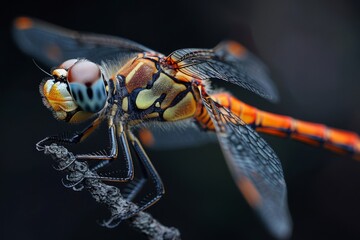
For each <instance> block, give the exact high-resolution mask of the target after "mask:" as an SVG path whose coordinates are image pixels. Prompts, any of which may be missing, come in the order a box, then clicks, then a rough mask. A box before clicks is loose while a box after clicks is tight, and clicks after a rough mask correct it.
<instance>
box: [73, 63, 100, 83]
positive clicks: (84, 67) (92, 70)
mask: <svg viewBox="0 0 360 240" xmlns="http://www.w3.org/2000/svg"><path fill="white" fill-rule="evenodd" d="M100 77H101V71H100V68H99V66H98V65H97V64H95V63H93V62H90V61H87V60H80V61H78V62H76V63H75V64H74V65H72V67H70V69H69V71H68V76H67V80H68V82H69V83H79V84H84V85H85V86H88V87H89V86H91V85H92V84H93V83H95V82H96V81H97V80H99V78H100Z"/></svg>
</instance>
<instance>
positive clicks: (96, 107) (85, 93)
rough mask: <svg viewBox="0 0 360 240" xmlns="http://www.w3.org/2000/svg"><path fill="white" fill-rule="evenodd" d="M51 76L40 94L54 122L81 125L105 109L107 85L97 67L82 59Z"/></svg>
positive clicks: (63, 64) (59, 69)
mask: <svg viewBox="0 0 360 240" xmlns="http://www.w3.org/2000/svg"><path fill="white" fill-rule="evenodd" d="M51 75H52V78H50V79H48V80H46V81H44V82H43V83H42V84H41V85H40V93H41V94H42V96H43V102H44V104H45V105H46V106H47V107H48V108H49V109H51V110H52V111H53V112H54V115H55V117H56V118H57V119H59V120H64V121H67V122H71V123H76V122H82V121H85V120H87V119H89V118H91V117H92V116H93V115H94V114H96V113H98V112H99V111H101V110H102V109H103V108H104V106H105V104H106V100H107V92H106V87H105V85H106V81H105V79H104V75H103V73H102V71H101V69H100V67H99V65H97V64H95V63H93V62H90V61H88V60H85V59H80V60H79V59H70V60H67V61H65V62H64V63H62V64H61V65H60V66H58V67H56V68H55V69H54V70H53V71H52V72H51Z"/></svg>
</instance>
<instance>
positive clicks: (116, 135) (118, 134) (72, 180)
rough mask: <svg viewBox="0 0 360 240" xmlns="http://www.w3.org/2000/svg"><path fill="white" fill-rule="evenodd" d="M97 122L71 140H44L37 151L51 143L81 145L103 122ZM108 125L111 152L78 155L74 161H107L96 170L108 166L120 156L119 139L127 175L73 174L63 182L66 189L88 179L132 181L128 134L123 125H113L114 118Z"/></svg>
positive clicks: (49, 138) (132, 171)
mask: <svg viewBox="0 0 360 240" xmlns="http://www.w3.org/2000/svg"><path fill="white" fill-rule="evenodd" d="M97 120H98V119H96V120H95V121H94V122H93V123H92V124H91V125H90V126H89V127H87V128H86V129H85V130H83V131H81V132H80V133H78V134H75V135H74V136H73V137H71V138H62V137H58V136H51V137H47V138H44V139H43V140H41V141H40V142H38V143H37V145H36V146H37V149H38V150H43V149H44V146H45V145H46V144H49V143H50V142H52V143H53V142H55V143H60V144H62V143H79V142H81V141H82V140H83V139H85V138H86V137H87V136H88V135H89V134H90V133H91V132H92V131H93V130H94V129H95V128H96V127H97V126H98V125H99V123H100V122H101V121H97ZM108 125H109V127H108V131H109V137H110V151H109V152H105V153H92V154H77V155H75V158H74V161H75V160H102V161H106V162H105V164H103V163H100V165H98V166H95V169H99V168H101V167H104V166H105V165H106V163H108V162H110V161H112V160H115V159H118V155H119V154H118V139H119V140H120V146H121V148H122V150H123V153H124V160H125V163H126V175H125V176H124V177H112V176H84V175H83V176H80V175H77V176H71V174H70V175H67V176H66V177H65V179H64V180H63V183H64V185H65V186H66V187H74V186H76V185H77V184H79V183H80V182H81V181H82V180H83V179H84V178H86V177H88V178H98V179H101V180H104V181H117V182H127V181H129V180H132V178H133V173H134V170H133V169H134V167H133V162H132V158H131V154H130V150H129V146H128V141H127V138H126V134H125V131H124V127H123V125H122V123H120V124H119V126H118V128H116V127H115V125H114V123H113V118H112V117H110V118H109V124H108ZM117 130H118V131H117ZM69 164H71V163H69ZM65 168H66V167H65ZM58 170H63V169H58Z"/></svg>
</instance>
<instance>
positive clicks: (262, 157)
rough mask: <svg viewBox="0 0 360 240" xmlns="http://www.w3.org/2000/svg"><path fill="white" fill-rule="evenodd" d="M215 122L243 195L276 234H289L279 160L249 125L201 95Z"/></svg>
mask: <svg viewBox="0 0 360 240" xmlns="http://www.w3.org/2000/svg"><path fill="white" fill-rule="evenodd" d="M202 100H203V103H204V105H205V106H206V108H207V110H208V112H209V114H210V115H211V119H212V120H213V122H214V125H215V128H216V132H217V136H218V140H219V142H220V145H221V148H222V150H223V153H224V155H225V158H226V161H227V164H228V166H229V168H230V171H231V173H232V176H233V178H234V180H235V182H236V184H237V186H238V187H239V189H240V190H241V192H242V193H243V195H244V197H245V199H246V200H247V201H248V203H249V204H250V206H252V207H253V208H254V209H255V210H256V212H257V213H258V215H259V216H260V218H261V219H262V220H263V222H264V223H265V225H266V226H267V228H268V229H269V231H270V232H271V233H272V234H273V235H274V236H276V237H277V238H280V239H283V238H286V237H288V236H289V235H290V233H291V229H292V224H291V219H290V214H289V212H288V207H287V193H286V184H285V180H284V176H283V171H282V167H281V164H280V161H279V159H278V157H277V156H276V154H275V153H274V151H273V150H272V149H271V148H270V146H269V145H268V144H267V143H266V142H265V140H264V139H262V138H261V137H260V136H259V135H258V134H257V133H256V132H255V131H254V130H253V129H252V128H250V127H249V126H247V125H246V124H245V123H244V122H243V121H242V120H241V119H240V118H238V117H237V116H235V115H233V114H232V113H231V112H230V111H229V110H228V109H226V108H224V107H222V106H221V105H219V104H218V103H216V102H215V101H213V100H212V99H211V98H210V97H204V96H203V98H202Z"/></svg>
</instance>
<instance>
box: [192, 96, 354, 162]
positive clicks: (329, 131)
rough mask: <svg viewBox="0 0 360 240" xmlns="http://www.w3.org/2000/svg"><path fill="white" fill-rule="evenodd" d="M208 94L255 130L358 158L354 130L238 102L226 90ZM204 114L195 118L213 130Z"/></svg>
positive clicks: (211, 124) (210, 122)
mask: <svg viewBox="0 0 360 240" xmlns="http://www.w3.org/2000/svg"><path fill="white" fill-rule="evenodd" d="M211 97H212V98H213V99H214V100H215V101H217V102H218V103H220V104H221V105H223V106H224V107H226V108H228V109H229V110H231V112H233V113H234V114H235V115H237V116H239V117H240V118H241V119H242V120H243V121H244V122H245V123H247V124H248V125H250V126H252V127H253V128H254V129H255V130H256V131H258V132H263V133H268V134H271V135H276V136H280V137H290V138H292V139H295V140H298V141H301V142H304V143H307V144H311V145H315V146H323V147H324V148H326V149H329V150H332V151H335V152H339V153H344V154H350V155H352V156H353V157H354V158H356V159H359V160H360V139H359V136H358V135H357V134H356V133H353V132H349V131H344V130H339V129H334V128H330V127H327V126H325V125H323V124H318V123H311V122H306V121H301V120H297V119H294V118H292V117H288V116H283V115H278V114H273V113H268V112H264V111H261V110H259V109H257V108H254V107H252V106H250V105H247V104H245V103H243V102H241V101H240V100H238V99H237V98H235V97H233V96H231V95H230V94H228V93H218V94H214V95H212V96H211ZM204 110H205V109H204ZM206 115H207V114H204V113H203V116H201V115H199V116H197V117H196V119H197V120H198V121H199V122H200V125H202V126H203V127H204V128H207V129H209V130H214V125H213V123H212V121H208V117H209V116H206Z"/></svg>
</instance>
